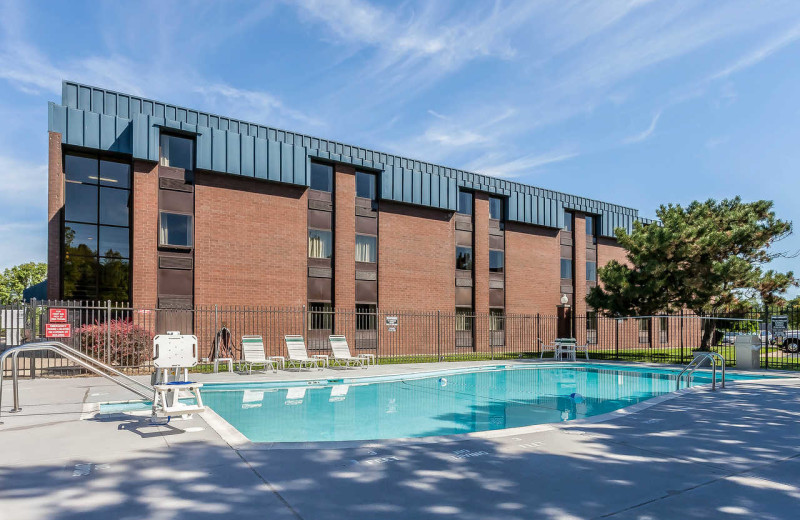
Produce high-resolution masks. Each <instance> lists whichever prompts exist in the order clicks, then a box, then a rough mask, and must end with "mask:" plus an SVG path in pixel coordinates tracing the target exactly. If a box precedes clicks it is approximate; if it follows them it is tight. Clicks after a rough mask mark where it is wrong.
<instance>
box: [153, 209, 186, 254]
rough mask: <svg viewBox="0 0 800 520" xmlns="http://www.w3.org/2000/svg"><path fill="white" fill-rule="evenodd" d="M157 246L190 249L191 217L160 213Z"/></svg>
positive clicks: (180, 214)
mask: <svg viewBox="0 0 800 520" xmlns="http://www.w3.org/2000/svg"><path fill="white" fill-rule="evenodd" d="M159 220H160V223H159V227H158V244H159V245H160V246H165V247H192V245H193V241H192V216H191V215H184V214H182V213H169V212H166V211H162V212H161V218H160V219H159Z"/></svg>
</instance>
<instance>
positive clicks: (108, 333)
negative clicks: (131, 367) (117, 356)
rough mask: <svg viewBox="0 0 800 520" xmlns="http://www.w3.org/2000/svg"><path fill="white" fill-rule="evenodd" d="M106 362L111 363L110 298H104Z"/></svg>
mask: <svg viewBox="0 0 800 520" xmlns="http://www.w3.org/2000/svg"><path fill="white" fill-rule="evenodd" d="M106 364H107V365H111V300H106Z"/></svg>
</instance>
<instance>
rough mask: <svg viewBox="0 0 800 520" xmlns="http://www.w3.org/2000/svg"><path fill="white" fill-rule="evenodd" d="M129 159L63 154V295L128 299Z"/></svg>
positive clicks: (66, 297)
mask: <svg viewBox="0 0 800 520" xmlns="http://www.w3.org/2000/svg"><path fill="white" fill-rule="evenodd" d="M130 176H131V169H130V164H127V163H122V162H115V161H107V160H104V159H99V158H97V157H88V156H83V155H72V154H67V155H65V156H64V177H65V181H66V182H65V186H64V236H63V240H64V242H63V244H64V260H63V262H64V263H63V271H62V291H63V297H64V298H65V299H76V300H98V299H99V300H113V301H117V302H126V301H129V300H130V257H131V247H130V241H131V235H130V209H131V192H130V185H131V179H130Z"/></svg>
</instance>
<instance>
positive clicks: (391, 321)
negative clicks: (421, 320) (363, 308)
mask: <svg viewBox="0 0 800 520" xmlns="http://www.w3.org/2000/svg"><path fill="white" fill-rule="evenodd" d="M386 329H387V330H388V331H389V332H397V316H386Z"/></svg>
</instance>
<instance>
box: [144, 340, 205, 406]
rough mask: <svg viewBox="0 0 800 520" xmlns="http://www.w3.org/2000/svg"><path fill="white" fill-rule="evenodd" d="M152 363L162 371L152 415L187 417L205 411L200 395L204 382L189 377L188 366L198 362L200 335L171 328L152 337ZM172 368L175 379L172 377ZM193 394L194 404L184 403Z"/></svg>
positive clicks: (155, 387) (156, 387)
mask: <svg viewBox="0 0 800 520" xmlns="http://www.w3.org/2000/svg"><path fill="white" fill-rule="evenodd" d="M153 364H154V365H155V368H156V371H161V378H160V381H161V382H160V383H159V384H155V385H153V389H154V390H155V395H154V396H153V417H172V416H177V415H180V416H182V417H183V418H184V419H188V418H189V417H191V415H192V414H195V413H202V412H204V411H205V407H204V406H203V399H202V397H201V396H200V388H202V386H203V384H202V383H197V382H194V381H189V368H191V367H193V366H195V365H197V336H190V335H186V334H180V333H177V332H170V333H168V334H159V335H158V336H156V337H155V338H153ZM170 372H172V373H173V377H174V381H170V380H169V376H170ZM187 398H189V399H191V398H194V400H195V404H186V403H181V401H180V400H181V399H187Z"/></svg>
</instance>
